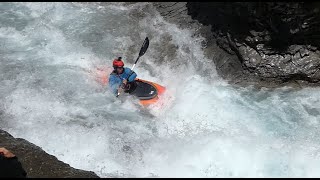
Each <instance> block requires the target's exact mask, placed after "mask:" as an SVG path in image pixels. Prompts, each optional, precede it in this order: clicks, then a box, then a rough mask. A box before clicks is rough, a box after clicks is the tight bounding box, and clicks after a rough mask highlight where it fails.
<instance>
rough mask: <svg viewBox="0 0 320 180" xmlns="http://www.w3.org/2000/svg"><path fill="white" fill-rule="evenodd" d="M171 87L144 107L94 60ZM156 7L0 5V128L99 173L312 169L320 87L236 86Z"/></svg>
mask: <svg viewBox="0 0 320 180" xmlns="http://www.w3.org/2000/svg"><path fill="white" fill-rule="evenodd" d="M145 37H149V39H150V46H149V49H148V51H147V52H146V54H145V55H144V56H142V57H141V59H140V61H139V62H138V64H137V66H136V68H135V72H137V74H138V77H139V78H141V79H145V80H150V81H153V82H157V83H159V84H161V85H164V86H166V87H167V89H168V90H167V93H166V94H165V95H164V96H163V102H159V103H158V104H156V105H154V106H152V107H149V108H147V109H145V108H142V107H140V106H139V104H138V101H137V100H136V99H134V98H132V97H121V98H116V97H114V95H112V94H111V93H110V92H109V91H108V90H107V89H106V88H105V87H104V86H102V85H101V84H100V83H99V82H98V81H96V79H95V76H96V71H97V68H100V67H105V66H111V62H112V60H113V59H114V58H115V57H118V56H122V57H123V59H124V61H125V63H126V66H127V67H131V66H132V64H133V63H134V60H135V58H137V55H138V52H139V50H140V47H141V45H142V43H143V40H144V39H145ZM202 41H203V38H202V37H199V36H197V35H195V30H194V29H179V28H178V27H177V26H176V25H174V24H170V23H168V22H166V21H165V20H164V19H163V18H162V17H161V16H160V15H159V14H158V12H157V11H156V10H155V8H154V7H153V6H152V3H146V2H144V3H111V2H110V3H92V2H91V3H71V2H69V3H62V2H60V3H58V2H57V3H36V2H30V3H26V2H24V3H21V2H20V3H5V2H2V3H0V98H1V101H0V123H1V124H0V128H1V129H3V130H6V131H8V132H9V133H11V134H12V135H13V136H15V137H20V138H24V139H26V140H28V141H30V142H32V143H34V144H36V145H38V146H40V147H41V148H42V149H44V150H45V151H46V152H48V153H50V154H52V155H54V156H56V157H57V158H58V159H59V160H61V161H64V162H66V163H68V164H70V165H71V166H73V167H75V168H79V169H84V170H90V171H94V172H95V173H96V174H97V175H98V176H100V177H320V171H319V168H320V154H319V153H320V151H319V150H320V149H319V148H320V138H319V137H320V136H319V135H320V131H319V117H320V108H319V107H320V91H319V88H305V89H303V90H299V91H297V90H292V89H289V88H281V89H277V90H273V91H270V90H268V89H262V90H260V91H257V90H254V89H253V88H251V87H247V88H237V89H236V88H233V87H232V86H230V85H228V84H227V83H226V82H224V81H223V80H221V79H220V78H219V76H218V75H217V74H216V71H215V66H214V64H213V63H212V62H211V60H209V59H207V58H206V57H205V56H204V53H203V51H202V46H201V42H202Z"/></svg>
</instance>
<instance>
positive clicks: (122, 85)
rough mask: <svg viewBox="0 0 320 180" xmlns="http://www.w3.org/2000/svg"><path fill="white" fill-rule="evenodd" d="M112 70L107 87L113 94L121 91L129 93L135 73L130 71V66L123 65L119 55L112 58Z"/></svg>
mask: <svg viewBox="0 0 320 180" xmlns="http://www.w3.org/2000/svg"><path fill="white" fill-rule="evenodd" d="M112 65H113V68H114V70H113V71H112V73H111V74H110V76H109V88H110V89H111V91H112V92H113V93H114V94H118V92H122V90H124V92H125V93H129V92H131V90H132V87H133V83H134V79H135V78H136V77H137V74H136V73H135V72H134V71H131V69H130V68H127V67H124V63H123V61H122V58H121V57H118V59H114V60H113V63H112Z"/></svg>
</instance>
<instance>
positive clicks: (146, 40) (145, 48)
mask: <svg viewBox="0 0 320 180" xmlns="http://www.w3.org/2000/svg"><path fill="white" fill-rule="evenodd" d="M148 47H149V39H148V37H146V39H145V40H144V42H143V45H142V47H141V49H140V52H139V56H143V55H144V53H146V51H147V49H148Z"/></svg>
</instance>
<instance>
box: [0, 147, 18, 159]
mask: <svg viewBox="0 0 320 180" xmlns="http://www.w3.org/2000/svg"><path fill="white" fill-rule="evenodd" d="M0 154H1V155H3V156H4V157H6V158H13V157H15V155H14V154H13V153H12V152H10V151H9V150H7V149H6V148H3V147H2V148H0Z"/></svg>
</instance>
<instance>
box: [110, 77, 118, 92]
mask: <svg viewBox="0 0 320 180" xmlns="http://www.w3.org/2000/svg"><path fill="white" fill-rule="evenodd" d="M120 85H121V81H120V83H119V82H118V80H117V77H115V76H112V75H111V76H110V78H109V88H110V89H111V91H112V92H113V93H114V94H117V93H118V89H119V86H120Z"/></svg>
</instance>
